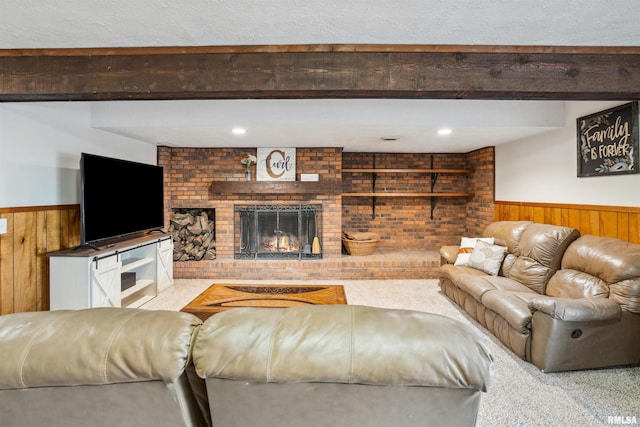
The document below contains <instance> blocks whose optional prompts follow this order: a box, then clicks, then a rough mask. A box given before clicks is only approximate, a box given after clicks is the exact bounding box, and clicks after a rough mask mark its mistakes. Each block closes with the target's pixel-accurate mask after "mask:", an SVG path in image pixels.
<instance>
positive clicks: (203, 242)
mask: <svg viewBox="0 0 640 427" xmlns="http://www.w3.org/2000/svg"><path fill="white" fill-rule="evenodd" d="M214 229H215V222H214V221H213V220H211V219H209V215H207V213H206V212H205V211H204V210H202V209H190V210H186V211H185V212H176V213H175V214H174V215H173V218H172V219H171V221H170V223H169V232H170V233H171V234H172V235H173V242H174V243H173V260H174V261H201V260H212V259H215V258H216V241H215V235H214Z"/></svg>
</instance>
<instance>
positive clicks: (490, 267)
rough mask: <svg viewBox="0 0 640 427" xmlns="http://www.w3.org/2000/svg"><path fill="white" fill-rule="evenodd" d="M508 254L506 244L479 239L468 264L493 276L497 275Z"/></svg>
mask: <svg viewBox="0 0 640 427" xmlns="http://www.w3.org/2000/svg"><path fill="white" fill-rule="evenodd" d="M506 254H507V248H506V247H505V246H498V245H491V244H489V243H486V242H483V241H478V242H477V243H476V246H475V247H474V248H473V251H472V252H471V256H470V257H469V264H468V265H469V267H471V268H475V269H476V270H480V271H484V272H485V273H487V274H489V275H491V276H497V275H498V272H499V271H500V266H501V265H502V260H503V259H504V257H505V255H506Z"/></svg>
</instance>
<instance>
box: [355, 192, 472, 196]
mask: <svg viewBox="0 0 640 427" xmlns="http://www.w3.org/2000/svg"><path fill="white" fill-rule="evenodd" d="M473 196H474V193H416V192H414V193H391V192H389V193H373V192H369V193H342V197H473Z"/></svg>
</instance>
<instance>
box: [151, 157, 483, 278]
mask: <svg viewBox="0 0 640 427" xmlns="http://www.w3.org/2000/svg"><path fill="white" fill-rule="evenodd" d="M247 153H249V154H256V153H255V149H245V148H187V147H159V148H158V164H159V165H160V166H163V167H164V168H165V207H166V214H165V218H166V221H167V223H168V221H169V219H170V218H171V215H172V209H174V208H213V209H215V220H216V253H217V259H216V260H213V261H197V262H180V263H174V276H175V277H176V278H195V277H209V278H216V277H217V278H223V277H224V278H238V279H244V278H246V279H253V278H266V279H268V278H273V279H278V278H281V279H291V278H300V279H304V278H320V279H322V278H341V277H343V276H341V273H340V271H342V272H344V271H345V267H344V265H343V264H344V262H342V261H341V259H342V258H343V255H342V241H341V235H342V230H343V229H344V230H346V229H349V230H360V231H365V230H368V231H375V232H377V233H379V234H380V235H381V237H382V241H381V244H380V247H381V248H387V249H393V248H397V249H420V250H431V251H437V249H438V248H439V247H440V246H442V245H447V244H455V243H457V242H459V239H460V236H461V235H463V234H465V233H469V234H478V233H479V232H478V231H477V230H481V229H482V228H484V227H485V226H486V225H487V224H488V223H490V222H491V220H492V219H493V163H494V162H493V153H494V152H493V148H487V149H482V150H477V151H474V152H472V153H468V154H458V153H450V154H404V153H402V154H388V153H378V154H376V156H375V157H376V165H375V166H376V167H377V168H403V169H404V168H431V167H433V168H448V169H465V168H467V169H474V170H475V171H474V173H473V174H472V175H458V174H456V175H449V174H439V175H438V177H437V180H436V182H435V186H434V191H436V192H446V191H452V192H475V193H476V194H475V197H473V198H438V199H437V201H436V204H435V208H434V211H433V219H431V201H430V199H429V198H420V197H406V198H405V197H402V198H381V197H379V198H377V201H376V205H375V217H374V218H372V204H371V202H372V201H371V198H370V197H342V196H341V195H335V194H333V195H331V194H329V195H322V194H321V195H238V194H235V195H224V196H222V195H217V196H213V195H211V194H210V193H209V187H210V185H211V182H212V181H238V184H239V185H241V182H242V181H244V180H245V177H244V167H243V166H242V165H241V164H240V160H241V159H242V158H243V157H245V155H246V154H247ZM432 159H433V164H432V163H431V162H432ZM358 167H373V155H372V154H371V153H343V152H342V149H341V148H339V147H330V148H298V149H297V150H296V174H297V177H296V179H298V180H299V177H300V174H301V173H317V174H319V175H320V180H323V181H324V180H342V182H343V192H357V191H371V174H364V173H343V172H342V169H343V168H358ZM254 179H255V173H254ZM376 188H377V190H384V191H394V192H395V191H398V192H409V191H421V192H428V191H430V190H431V180H430V176H429V175H428V174H418V173H393V174H378V176H377V180H376ZM301 201H305V202H312V203H322V205H323V242H322V245H323V248H322V249H323V256H324V259H323V260H322V261H320V262H317V261H246V260H234V231H233V226H234V224H233V206H234V205H235V204H247V203H262V202H267V203H273V202H277V203H297V202H301ZM348 258H349V257H348ZM350 258H354V257H350ZM354 261H355V258H354ZM381 268H382V267H381ZM368 270H369V273H371V274H375V271H373V272H372V271H371V267H368ZM398 270H406V267H402V268H399V269H398ZM381 271H382V270H381ZM328 274H329V276H330V277H328V276H327V275H328ZM417 274H419V273H417ZM389 278H394V277H389Z"/></svg>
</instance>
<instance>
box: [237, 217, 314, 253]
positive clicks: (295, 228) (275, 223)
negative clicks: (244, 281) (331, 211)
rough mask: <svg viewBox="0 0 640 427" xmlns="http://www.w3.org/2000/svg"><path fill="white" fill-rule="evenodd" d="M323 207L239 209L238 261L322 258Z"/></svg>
mask: <svg viewBox="0 0 640 427" xmlns="http://www.w3.org/2000/svg"><path fill="white" fill-rule="evenodd" d="M321 214H322V205H302V204H298V205H242V206H235V208H234V216H235V224H234V228H235V241H236V245H235V246H236V247H235V258H249V259H251V258H274V259H305V258H322V249H321V241H322V222H321V220H322V215H321Z"/></svg>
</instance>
